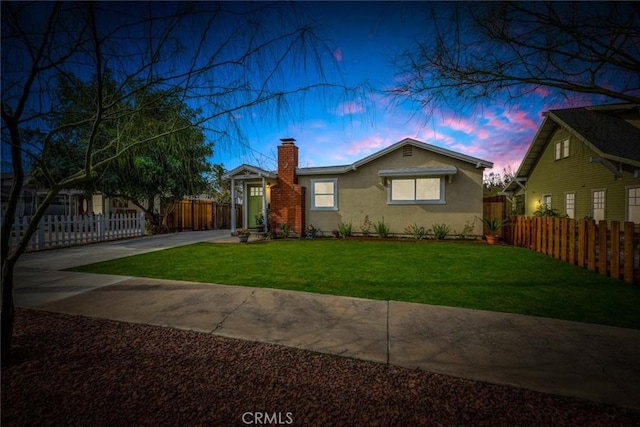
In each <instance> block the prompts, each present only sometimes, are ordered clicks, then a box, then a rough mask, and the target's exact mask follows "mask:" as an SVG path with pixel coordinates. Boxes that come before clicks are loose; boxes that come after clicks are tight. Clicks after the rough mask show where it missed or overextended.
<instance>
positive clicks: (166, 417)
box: [2, 309, 640, 427]
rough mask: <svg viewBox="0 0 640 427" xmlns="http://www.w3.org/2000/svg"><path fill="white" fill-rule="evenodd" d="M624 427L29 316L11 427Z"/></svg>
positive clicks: (295, 356)
mask: <svg viewBox="0 0 640 427" xmlns="http://www.w3.org/2000/svg"><path fill="white" fill-rule="evenodd" d="M278 423H280V424H281V425H296V426H297V425H305V426H306V425H309V426H330V425H336V426H342V425H344V426H367V425H382V426H388V425H397V426H409V425H412V426H414V425H415V426H420V425H429V426H433V425H436V426H449V425H456V426H459V425H467V426H482V425H491V426H494V425H504V426H513V425H521V426H527V425H531V426H542V425H548V426H563V425H566V426H578V425H579V426H615V425H640V411H632V410H628V409H624V408H619V407H615V406H607V405H602V404H597V403H593V402H587V401H581V400H575V399H570V398H565V397H558V396H551V395H545V394H542V393H537V392H532V391H528V390H523V389H518V388H513V387H505V386H497V385H491V384H486V383H481V382H475V381H470V380H464V379H459V378H453V377H449V376H445V375H438V374H433V373H430V372H424V371H417V370H409V369H402V368H397V367H393V366H385V365H382V364H377V363H372V362H365V361H360V360H353V359H348V358H343V357H337V356H331V355H325V354H318V353H313V352H309V351H302V350H297V349H291V348H286V347H282V346H276V345H266V344H260V343H254V342H247V341H241V340H235V339H227V338H221V337H217V336H214V335H209V334H204V333H197V332H192V331H180V330H175V329H169V328H162V327H155V326H146V325H135V324H127V323H121V322H114V321H108V320H96V319H88V318H84V317H79V316H68V315H62V314H55V313H48V312H40V311H34V310H24V309H22V310H18V313H17V318H16V327H15V337H14V363H13V365H11V366H9V367H7V368H5V369H3V370H2V426H4V427H7V426H15V425H21V426H22V425H29V426H35V425H55V426H59V425H83V426H107V425H108V426H145V425H150V426H151V425H153V426H174V425H175V426H178V425H179V426H192V425H207V426H218V425H220V426H229V425H239V426H242V425H260V424H270V425H277V424H278Z"/></svg>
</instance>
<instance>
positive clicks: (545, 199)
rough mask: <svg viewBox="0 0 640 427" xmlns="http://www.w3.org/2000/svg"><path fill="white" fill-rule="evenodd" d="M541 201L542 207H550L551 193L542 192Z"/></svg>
mask: <svg viewBox="0 0 640 427" xmlns="http://www.w3.org/2000/svg"><path fill="white" fill-rule="evenodd" d="M541 203H542V206H543V207H547V208H548V209H551V194H543V195H542V201H541Z"/></svg>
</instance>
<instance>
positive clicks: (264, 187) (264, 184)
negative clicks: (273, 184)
mask: <svg viewBox="0 0 640 427" xmlns="http://www.w3.org/2000/svg"><path fill="white" fill-rule="evenodd" d="M262 218H263V223H262V224H263V225H264V231H267V229H268V227H267V223H268V222H269V220H268V218H267V180H266V179H265V178H264V176H263V177H262Z"/></svg>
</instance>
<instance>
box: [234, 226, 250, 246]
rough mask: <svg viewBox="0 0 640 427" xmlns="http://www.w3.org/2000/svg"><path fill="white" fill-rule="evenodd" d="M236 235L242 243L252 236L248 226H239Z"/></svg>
mask: <svg viewBox="0 0 640 427" xmlns="http://www.w3.org/2000/svg"><path fill="white" fill-rule="evenodd" d="M234 235H235V236H238V239H239V240H240V243H247V241H248V240H249V236H251V232H250V231H249V230H247V229H246V228H239V229H238V230H236V232H235V233H234Z"/></svg>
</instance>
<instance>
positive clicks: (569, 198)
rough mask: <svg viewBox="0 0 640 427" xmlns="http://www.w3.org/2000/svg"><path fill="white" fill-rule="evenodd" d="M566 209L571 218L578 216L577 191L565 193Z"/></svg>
mask: <svg viewBox="0 0 640 427" xmlns="http://www.w3.org/2000/svg"><path fill="white" fill-rule="evenodd" d="M564 211H565V213H566V214H567V216H568V217H569V218H571V219H575V217H576V193H565V195H564Z"/></svg>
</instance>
